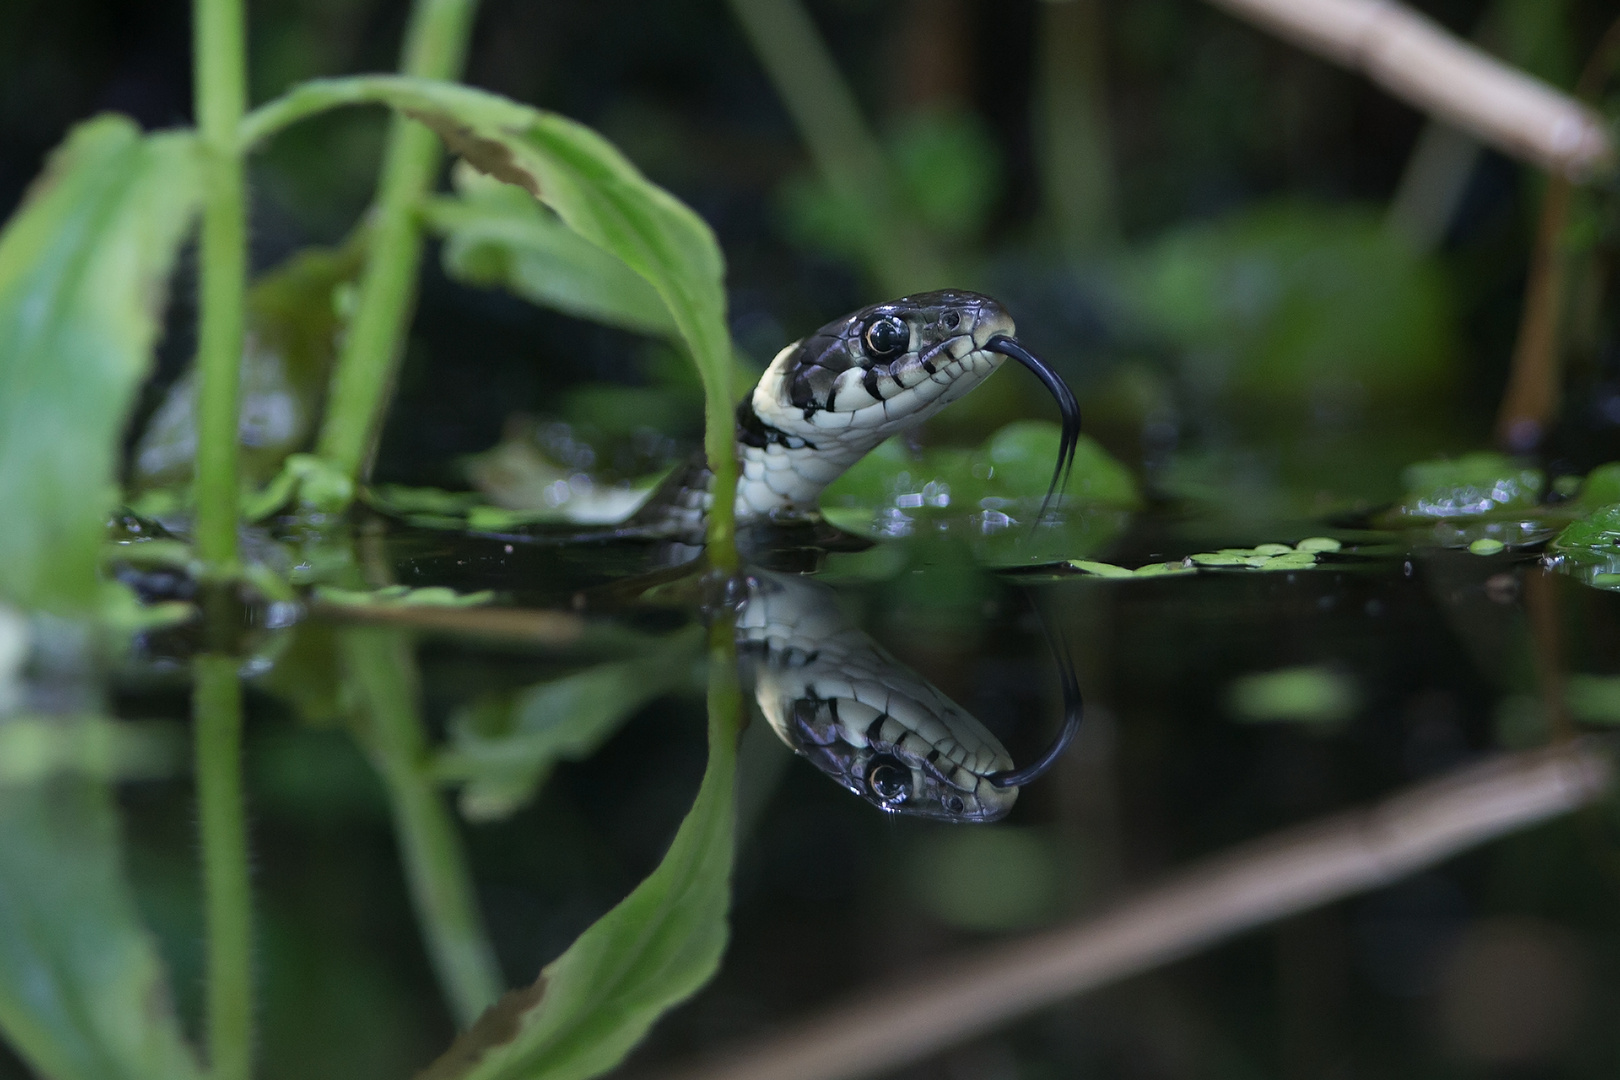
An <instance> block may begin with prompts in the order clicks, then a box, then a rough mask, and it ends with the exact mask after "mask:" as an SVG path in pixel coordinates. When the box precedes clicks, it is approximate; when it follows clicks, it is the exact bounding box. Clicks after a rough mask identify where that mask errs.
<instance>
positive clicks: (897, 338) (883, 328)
mask: <svg viewBox="0 0 1620 1080" xmlns="http://www.w3.org/2000/svg"><path fill="white" fill-rule="evenodd" d="M861 340H862V341H863V342H865V344H866V354H867V355H868V356H870V357H872V358H873V359H874V360H887V359H889V357H891V356H899V355H900V354H901V353H903V352H905V351H906V346H908V345H910V344H911V331H910V329H908V328H907V327H906V324H905V323H904V322H901V321H900V320H899V319H898V318H896V317H895V316H893V315H884V316H882V317H880V318H876V319H873V320H872V321H871V322H870V323H868V324H867V325H866V330H865V332H863V333H862V334H861Z"/></svg>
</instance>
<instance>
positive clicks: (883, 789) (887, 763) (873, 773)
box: [866, 755, 911, 803]
mask: <svg viewBox="0 0 1620 1080" xmlns="http://www.w3.org/2000/svg"><path fill="white" fill-rule="evenodd" d="M866 786H867V787H869V788H871V789H872V794H873V795H876V796H877V797H878V799H880V800H881V801H883V802H885V803H902V802H905V801H906V796H908V795H910V794H911V770H910V769H908V768H906V767H905V766H904V765H902V764H901V763H900V762H899V761H897V760H896V759H894V758H892V757H889V756H888V755H883V756H882V757H876V758H873V759H872V764H871V765H869V766H867V769H866Z"/></svg>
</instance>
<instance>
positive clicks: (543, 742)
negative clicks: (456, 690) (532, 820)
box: [437, 634, 697, 820]
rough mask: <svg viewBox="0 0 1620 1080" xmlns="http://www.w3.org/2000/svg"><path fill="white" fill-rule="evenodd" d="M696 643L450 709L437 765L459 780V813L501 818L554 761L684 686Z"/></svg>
mask: <svg viewBox="0 0 1620 1080" xmlns="http://www.w3.org/2000/svg"><path fill="white" fill-rule="evenodd" d="M696 646H697V641H696V640H694V639H693V638H692V637H691V636H690V635H685V634H683V635H681V636H680V637H678V638H677V639H675V640H673V641H670V642H668V643H666V646H665V647H664V648H662V649H661V650H659V651H657V652H655V653H653V655H651V656H648V657H647V658H645V659H638V660H625V661H620V662H616V663H609V664H600V665H598V666H596V667H593V668H588V669H586V670H585V671H581V672H578V673H576V674H573V675H565V676H563V677H562V678H560V679H553V680H551V681H550V682H544V683H540V684H538V685H536V686H531V687H529V688H527V689H525V690H522V691H519V692H518V693H517V694H516V695H514V696H510V697H501V698H492V699H488V700H485V701H482V702H479V703H477V704H475V705H472V706H470V707H468V708H466V709H463V710H461V711H459V712H458V713H456V715H455V716H454V717H453V718H452V719H451V721H450V735H451V749H449V750H448V751H446V752H445V753H444V754H442V755H441V756H440V758H439V761H438V765H437V771H438V773H439V775H440V776H441V777H443V778H445V779H447V780H460V781H465V784H464V786H463V787H462V790H461V811H462V813H463V814H465V815H466V816H467V817H469V818H472V819H475V820H488V819H491V818H500V817H505V816H507V815H509V814H511V813H512V812H514V811H515V810H517V809H518V808H519V807H521V806H522V805H524V804H525V803H527V802H528V801H529V800H530V799H532V798H533V797H534V794H535V792H536V791H538V790H539V788H540V787H541V785H543V784H544V783H545V781H546V778H547V776H549V775H550V773H551V770H552V767H553V766H554V765H556V763H557V762H558V761H579V760H582V759H583V758H586V757H589V756H590V755H591V754H593V753H595V752H596V750H597V748H598V747H600V746H601V745H602V744H603V743H604V742H606V741H607V740H608V738H609V737H611V736H612V734H613V733H614V732H615V731H617V730H618V729H619V727H620V725H621V724H623V723H624V722H625V721H626V720H628V719H629V718H630V717H631V716H633V715H635V713H636V712H638V711H639V710H640V709H641V708H642V707H643V706H645V705H646V704H647V703H648V702H650V701H652V700H653V699H654V698H657V697H660V696H662V695H664V694H667V693H670V692H671V691H674V690H678V689H680V688H682V687H684V686H686V685H688V684H689V682H690V680H691V669H692V664H693V662H694V661H695V660H696V659H697V650H696Z"/></svg>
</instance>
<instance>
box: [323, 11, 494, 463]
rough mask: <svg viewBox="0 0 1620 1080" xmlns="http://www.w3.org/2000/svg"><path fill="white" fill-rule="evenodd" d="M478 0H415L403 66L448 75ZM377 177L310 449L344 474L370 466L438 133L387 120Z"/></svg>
mask: <svg viewBox="0 0 1620 1080" xmlns="http://www.w3.org/2000/svg"><path fill="white" fill-rule="evenodd" d="M477 9H478V2H477V0H417V3H416V4H415V6H414V7H413V8H412V11H411V20H410V24H409V26H408V27H407V28H406V34H405V50H404V56H403V58H402V60H401V65H400V67H401V70H402V71H403V72H404V73H405V74H407V75H416V76H421V77H424V78H432V79H454V78H456V77H457V76H458V75H460V74H461V69H462V66H463V64H464V62H465V60H466V53H467V38H468V36H469V33H470V31H471V28H472V21H473V15H474V13H475V12H476V11H477ZM391 125H392V126H391V127H390V129H389V134H388V147H387V150H386V151H385V152H384V156H383V169H382V179H381V181H380V183H379V184H378V189H377V198H376V202H375V203H374V204H373V206H372V209H371V212H370V216H369V221H368V230H369V243H368V247H369V251H368V254H367V257H366V266H365V270H364V271H363V272H362V273H361V276H360V288H359V296H358V300H357V301H356V304H355V310H354V318H353V321H352V322H351V323H350V325H349V331H348V335H347V337H346V338H345V339H344V344H343V350H342V352H341V353H340V354H339V356H338V362H337V367H336V369H335V370H334V372H333V374H332V387H331V392H330V395H329V396H328V399H327V405H326V416H325V419H324V421H323V423H322V426H321V434H320V440H319V442H318V444H317V452H318V453H319V454H320V455H321V456H322V457H324V458H326V459H327V461H329V462H331V463H332V464H333V465H335V466H336V467H337V468H338V469H340V470H341V471H342V472H343V473H344V474H345V475H347V476H348V477H349V478H350V479H354V480H358V479H360V478H361V477H362V475H363V474H364V472H365V471H366V470H367V469H368V468H369V467H370V462H371V457H372V455H373V454H374V452H375V449H376V443H377V437H378V435H379V434H380V432H381V429H382V417H383V412H384V410H385V407H386V405H387V403H388V397H389V395H390V393H391V392H392V389H393V384H394V377H395V373H396V371H397V368H398V366H399V357H400V355H401V354H402V353H403V351H404V340H405V332H406V330H407V329H408V328H409V324H410V317H411V312H412V310H413V309H414V307H415V303H416V278H417V267H418V264H419V263H420V262H421V258H422V229H421V225H420V223H419V222H418V221H417V218H416V204H417V203H418V202H419V201H420V200H421V198H422V196H423V195H425V194H426V193H427V190H428V188H429V186H430V185H431V184H432V183H433V178H434V175H435V174H436V172H437V171H438V167H439V162H440V159H441V157H442V150H441V149H440V144H439V139H438V137H437V136H435V135H434V134H433V133H432V132H431V131H429V130H428V129H427V128H425V127H423V126H422V125H421V124H418V123H417V122H416V121H414V120H408V119H406V118H405V117H403V116H396V117H394V118H393V120H392V121H391Z"/></svg>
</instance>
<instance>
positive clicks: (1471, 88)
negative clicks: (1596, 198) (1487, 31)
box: [1209, 0, 1614, 181]
mask: <svg viewBox="0 0 1620 1080" xmlns="http://www.w3.org/2000/svg"><path fill="white" fill-rule="evenodd" d="M1209 2H1210V3H1212V4H1214V5H1215V6H1216V7H1218V8H1221V9H1222V10H1224V11H1226V12H1229V13H1230V14H1232V15H1235V16H1237V17H1238V18H1240V19H1244V20H1246V21H1248V22H1252V23H1255V24H1256V25H1258V26H1261V27H1264V28H1265V29H1266V30H1269V31H1271V32H1272V33H1274V34H1276V35H1277V36H1278V37H1281V38H1283V39H1285V40H1287V41H1290V42H1292V43H1293V44H1295V45H1298V46H1300V47H1301V48H1303V49H1307V50H1309V51H1311V52H1314V53H1317V54H1318V55H1320V56H1323V57H1325V58H1327V59H1329V60H1332V61H1334V62H1335V63H1339V64H1343V65H1344V66H1345V67H1349V68H1354V69H1356V70H1358V71H1361V72H1362V73H1364V74H1365V75H1366V76H1367V77H1368V78H1370V79H1372V80H1373V81H1374V82H1376V83H1378V84H1379V85H1380V86H1382V87H1383V88H1384V89H1385V90H1388V91H1389V92H1390V93H1392V94H1394V95H1395V96H1396V97H1399V98H1402V99H1403V100H1405V101H1407V102H1409V103H1411V104H1412V105H1415V106H1416V107H1418V108H1420V109H1422V110H1424V111H1425V112H1428V113H1431V114H1433V115H1435V116H1437V117H1440V118H1442V119H1444V120H1447V121H1449V122H1450V123H1452V124H1455V125H1456V126H1457V127H1459V128H1462V129H1464V130H1465V131H1469V132H1471V133H1473V134H1474V135H1476V136H1478V137H1479V139H1480V140H1481V141H1483V142H1486V143H1489V144H1490V145H1492V146H1494V147H1496V148H1497V149H1498V150H1501V151H1502V152H1503V153H1506V154H1510V155H1512V156H1513V157H1517V158H1521V159H1523V160H1525V161H1530V162H1533V163H1535V164H1537V165H1540V166H1541V167H1543V168H1545V169H1548V170H1550V171H1552V172H1554V173H1558V174H1560V175H1563V176H1567V177H1569V178H1571V179H1573V180H1577V181H1579V180H1583V179H1586V178H1588V177H1590V176H1592V175H1594V174H1596V173H1599V172H1603V171H1606V170H1608V169H1609V168H1611V167H1612V166H1613V164H1614V146H1613V142H1612V141H1611V139H1610V137H1609V132H1608V129H1607V128H1606V127H1605V126H1604V123H1603V121H1602V118H1601V117H1599V116H1598V115H1597V114H1596V113H1594V112H1593V111H1592V110H1591V109H1589V108H1587V107H1586V106H1585V105H1583V104H1581V103H1580V102H1578V101H1576V100H1574V99H1573V98H1571V97H1569V96H1568V95H1567V94H1563V93H1560V92H1559V91H1558V90H1556V89H1554V88H1553V87H1551V86H1548V85H1547V84H1546V83H1544V82H1542V81H1541V80H1539V79H1536V78H1533V77H1532V76H1530V75H1527V74H1525V73H1524V72H1522V71H1520V70H1518V69H1517V68H1515V67H1513V66H1511V65H1509V64H1504V63H1502V62H1501V61H1500V60H1497V59H1495V58H1494V57H1492V56H1490V55H1489V54H1488V53H1485V52H1483V51H1481V50H1480V49H1477V48H1475V47H1474V46H1472V45H1469V44H1468V43H1467V42H1464V41H1461V40H1459V39H1458V38H1457V37H1455V36H1453V35H1452V34H1450V33H1449V32H1447V31H1446V30H1445V29H1444V28H1442V27H1440V26H1439V25H1437V24H1435V23H1434V22H1431V21H1430V20H1429V19H1427V18H1425V17H1424V16H1422V15H1420V14H1418V13H1417V12H1415V11H1413V10H1411V9H1410V8H1408V7H1406V6H1404V5H1402V4H1397V3H1394V2H1393V0H1209Z"/></svg>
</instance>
